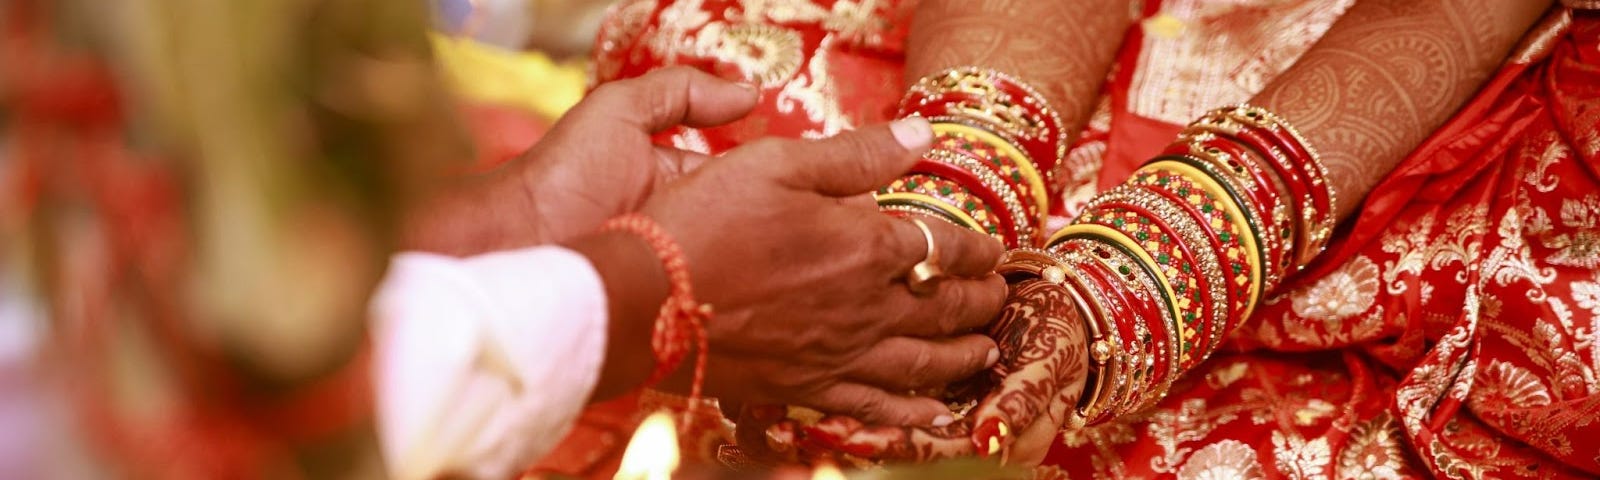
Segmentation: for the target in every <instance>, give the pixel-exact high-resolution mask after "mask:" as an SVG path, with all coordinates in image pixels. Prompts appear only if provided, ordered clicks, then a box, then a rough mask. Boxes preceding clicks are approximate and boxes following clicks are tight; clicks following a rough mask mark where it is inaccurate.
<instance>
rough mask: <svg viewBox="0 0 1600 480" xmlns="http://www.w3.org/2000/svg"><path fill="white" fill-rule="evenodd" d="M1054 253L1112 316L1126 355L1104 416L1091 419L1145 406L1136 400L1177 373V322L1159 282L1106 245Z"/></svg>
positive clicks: (1075, 243) (1072, 244)
mask: <svg viewBox="0 0 1600 480" xmlns="http://www.w3.org/2000/svg"><path fill="white" fill-rule="evenodd" d="M1050 251H1052V252H1057V253H1058V254H1059V255H1060V256H1061V258H1063V259H1064V260H1065V261H1067V262H1069V265H1071V266H1072V267H1073V270H1072V271H1073V272H1075V273H1077V274H1079V275H1081V276H1082V277H1083V280H1084V284H1085V286H1086V287H1088V289H1089V292H1090V294H1091V298H1093V299H1095V301H1096V303H1097V304H1100V305H1103V306H1104V309H1105V310H1106V311H1108V312H1110V314H1111V316H1110V317H1107V319H1108V320H1106V321H1107V322H1108V323H1109V324H1110V326H1111V328H1109V329H1108V330H1109V331H1110V332H1111V333H1112V335H1113V338H1115V339H1116V340H1117V345H1118V347H1119V350H1120V351H1121V358H1122V362H1121V363H1119V364H1118V365H1117V367H1118V368H1116V369H1112V370H1110V374H1111V375H1112V379H1111V381H1110V383H1111V385H1110V387H1109V388H1111V390H1110V396H1109V397H1108V399H1107V400H1105V402H1104V403H1105V405H1104V406H1103V407H1102V409H1101V410H1100V412H1099V415H1093V416H1089V417H1087V418H1086V420H1087V421H1089V422H1095V423H1098V422H1100V421H1104V420H1107V419H1109V418H1110V417H1112V416H1116V415H1122V414H1124V413H1130V412H1132V411H1134V410H1135V409H1136V407H1137V406H1138V405H1140V404H1141V403H1142V402H1140V401H1139V398H1136V397H1139V396H1142V395H1148V394H1150V393H1152V392H1160V391H1163V390H1162V387H1159V386H1162V385H1165V384H1166V383H1167V380H1168V379H1170V378H1172V376H1173V374H1175V373H1176V372H1177V362H1175V361H1174V360H1173V359H1175V358H1176V356H1177V355H1178V351H1177V348H1178V345H1179V340H1178V338H1177V331H1178V330H1177V323H1176V322H1177V321H1176V320H1175V318H1174V317H1173V316H1172V312H1171V311H1170V310H1169V309H1167V308H1165V306H1164V305H1165V303H1164V302H1163V301H1162V300H1161V299H1160V298H1156V297H1155V296H1153V294H1154V292H1156V291H1158V287H1157V286H1156V281H1157V278H1156V277H1155V276H1154V274H1153V272H1152V271H1151V270H1149V269H1147V268H1145V267H1143V266H1140V265H1139V262H1138V260H1137V259H1136V258H1135V257H1134V256H1133V254H1132V253H1130V252H1128V251H1127V250H1125V249H1124V248H1122V247H1120V246H1117V245H1114V244H1111V243H1108V242H1105V241H1103V240H1096V239H1092V238H1087V237H1082V238H1070V239H1066V240H1064V241H1062V242H1061V243H1058V244H1056V245H1054V246H1052V247H1051V250H1050ZM1119 272H1126V273H1119ZM1135 392H1138V394H1137V395H1136V394H1135Z"/></svg>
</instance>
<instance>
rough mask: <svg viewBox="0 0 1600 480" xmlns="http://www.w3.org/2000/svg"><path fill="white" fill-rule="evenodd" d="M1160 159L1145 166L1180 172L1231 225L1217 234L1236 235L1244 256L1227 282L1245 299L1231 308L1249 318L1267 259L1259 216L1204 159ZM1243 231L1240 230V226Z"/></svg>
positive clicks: (1176, 173)
mask: <svg viewBox="0 0 1600 480" xmlns="http://www.w3.org/2000/svg"><path fill="white" fill-rule="evenodd" d="M1158 158H1159V160H1157V161H1155V162H1152V163H1150V164H1147V165H1146V166H1145V168H1149V169H1153V170H1165V171H1168V172H1171V173H1172V174H1174V175H1177V176H1182V177H1184V178H1185V179H1186V180H1188V181H1189V182H1191V183H1193V184H1194V186H1196V187H1198V188H1199V189H1200V191H1202V192H1206V193H1207V194H1209V195H1210V196H1211V198H1215V199H1217V200H1218V202H1217V203H1216V204H1215V205H1216V207H1217V208H1215V209H1216V210H1220V211H1221V212H1222V213H1223V214H1224V215H1225V216H1226V217H1227V218H1228V219H1229V225H1230V226H1231V227H1233V228H1231V229H1230V230H1228V231H1219V232H1218V234H1219V235H1222V234H1227V235H1228V238H1229V239H1237V241H1238V243H1239V246H1240V250H1241V252H1240V256H1242V257H1243V258H1244V260H1245V263H1246V265H1245V268H1244V269H1243V270H1236V271H1233V272H1229V281H1230V284H1232V285H1234V286H1235V287H1234V288H1239V289H1242V290H1243V298H1244V300H1245V301H1244V302H1243V305H1242V306H1241V307H1242V308H1241V309H1240V310H1238V311H1236V312H1234V314H1235V315H1237V316H1235V317H1233V318H1235V319H1242V318H1250V313H1251V312H1253V311H1254V310H1255V305H1256V302H1257V301H1259V300H1260V299H1261V294H1262V290H1261V281H1262V276H1263V274H1264V272H1263V270H1264V269H1263V268H1262V266H1263V264H1264V262H1265V261H1266V259H1265V256H1264V255H1263V254H1262V251H1261V248H1260V245H1261V243H1262V242H1261V239H1260V238H1259V237H1260V235H1261V232H1262V228H1261V219H1259V218H1256V217H1255V216H1254V215H1249V214H1248V211H1247V210H1245V209H1244V208H1243V207H1242V206H1243V205H1245V204H1244V201H1243V197H1242V196H1241V195H1239V194H1238V192H1234V191H1232V190H1229V189H1228V188H1229V187H1228V186H1227V184H1226V183H1221V182H1217V181H1216V177H1217V175H1215V172H1212V171H1210V170H1209V169H1208V168H1207V165H1205V164H1204V163H1203V162H1198V161H1195V160H1194V159H1190V158H1171V157H1158ZM1241 229H1242V230H1244V231H1240V230H1241Z"/></svg>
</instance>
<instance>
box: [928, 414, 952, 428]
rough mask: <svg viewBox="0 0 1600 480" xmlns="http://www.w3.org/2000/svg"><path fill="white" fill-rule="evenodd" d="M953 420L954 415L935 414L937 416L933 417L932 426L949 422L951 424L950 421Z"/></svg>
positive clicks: (940, 425)
mask: <svg viewBox="0 0 1600 480" xmlns="http://www.w3.org/2000/svg"><path fill="white" fill-rule="evenodd" d="M955 421H956V418H955V417H952V416H949V415H940V416H937V417H933V426H935V427H943V426H946V425H949V424H951V423H952V422H955Z"/></svg>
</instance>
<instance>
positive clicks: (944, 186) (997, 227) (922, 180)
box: [878, 162, 1011, 243]
mask: <svg viewBox="0 0 1600 480" xmlns="http://www.w3.org/2000/svg"><path fill="white" fill-rule="evenodd" d="M924 163H925V162H924ZM961 173H963V172H961V171H959V170H957V169H953V168H948V169H944V170H942V171H939V172H928V171H926V169H923V170H918V169H916V168H913V169H912V172H911V174H910V175H906V176H903V177H900V178H898V179H896V180H895V181H894V182H893V183H890V184H889V185H888V186H886V187H883V188H880V189H878V194H879V195H883V194H888V193H894V192H906V193H916V194H922V195H926V196H929V197H932V198H934V199H937V200H939V201H940V203H944V204H945V205H949V206H953V207H955V208H958V209H960V210H961V211H962V212H964V213H966V214H967V215H968V216H970V217H972V219H973V220H976V221H977V222H978V224H979V225H981V226H982V227H983V228H982V229H981V230H979V231H980V232H983V233H987V234H989V235H990V236H993V237H995V239H996V240H1000V241H1001V242H1002V243H1003V242H1006V241H1007V240H1006V239H1007V238H1009V237H1010V235H1011V234H1010V228H1009V225H1006V223H1005V221H1007V220H1006V219H1005V212H1004V211H1001V212H1000V213H996V212H994V210H993V209H992V208H991V207H990V204H991V203H992V202H991V201H990V200H989V199H988V198H986V196H985V195H984V194H986V193H988V192H987V190H982V189H979V190H972V189H971V188H970V187H968V186H967V185H966V184H965V183H964V182H961V181H959V180H955V179H951V178H947V177H945V175H955V174H961ZM1002 228H1003V229H1004V231H1002Z"/></svg>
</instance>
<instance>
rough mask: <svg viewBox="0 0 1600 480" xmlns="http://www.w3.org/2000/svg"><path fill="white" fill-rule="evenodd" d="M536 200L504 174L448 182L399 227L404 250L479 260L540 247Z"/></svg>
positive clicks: (515, 179) (541, 237)
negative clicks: (478, 257) (487, 255)
mask: <svg viewBox="0 0 1600 480" xmlns="http://www.w3.org/2000/svg"><path fill="white" fill-rule="evenodd" d="M536 213H537V211H536V210H535V209H534V205H533V198H532V195H530V194H529V193H528V188H527V187H526V184H525V183H524V182H523V180H522V179H521V178H519V177H518V176H517V175H513V174H510V173H509V172H506V171H496V172H490V173H486V174H481V175H474V176H469V177H463V178H459V179H452V180H449V181H448V183H447V184H445V185H441V186H439V187H437V188H436V189H435V190H434V191H432V192H431V193H430V194H428V195H426V196H425V197H424V198H423V199H421V200H420V201H419V202H417V204H416V205H415V207H414V208H412V209H411V211H410V212H408V213H407V215H406V216H405V218H403V219H402V221H403V222H404V223H403V224H402V225H401V229H402V230H401V245H400V248H401V250H415V251H424V252H432V253H439V254H444V255H455V256H465V255H475V254H480V253H487V252H492V251H496V250H506V249H511V248H520V247H527V246H532V245H539V244H543V243H546V242H548V241H549V239H546V238H544V237H545V236H544V235H543V234H542V233H541V232H540V228H539V223H538V221H537V219H538V215H537V214H536Z"/></svg>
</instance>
